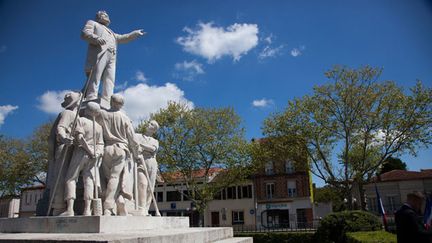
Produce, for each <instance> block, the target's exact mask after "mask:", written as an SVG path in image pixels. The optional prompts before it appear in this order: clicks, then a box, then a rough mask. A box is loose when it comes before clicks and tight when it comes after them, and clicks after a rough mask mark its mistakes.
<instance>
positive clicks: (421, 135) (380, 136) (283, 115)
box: [263, 66, 432, 203]
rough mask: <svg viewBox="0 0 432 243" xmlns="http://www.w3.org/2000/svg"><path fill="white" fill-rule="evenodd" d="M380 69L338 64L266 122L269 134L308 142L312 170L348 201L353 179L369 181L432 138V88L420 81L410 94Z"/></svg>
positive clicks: (266, 133) (358, 182) (428, 143)
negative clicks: (390, 161) (389, 162)
mask: <svg viewBox="0 0 432 243" xmlns="http://www.w3.org/2000/svg"><path fill="white" fill-rule="evenodd" d="M381 72H382V70H381V69H379V68H373V67H370V66H365V67H361V68H359V69H351V68H348V67H344V66H335V67H334V68H333V69H331V70H329V71H328V72H326V73H325V76H326V78H327V79H328V81H329V82H328V83H327V84H324V85H321V86H316V87H314V89H313V94H311V95H305V96H303V97H300V98H296V99H294V100H291V101H289V102H288V106H287V107H286V109H285V110H284V111H282V112H279V113H276V114H274V115H271V116H270V117H268V118H267V119H266V120H265V121H264V126H263V133H264V135H265V136H268V137H280V138H286V139H290V140H292V139H293V138H294V139H296V140H298V141H299V144H304V145H305V146H306V150H305V151H306V153H307V154H308V157H309V159H310V162H311V169H312V170H311V171H312V173H313V174H315V175H316V176H317V177H319V178H321V179H322V180H323V181H325V182H326V183H327V184H329V185H332V186H334V187H337V188H342V189H343V191H344V194H345V196H346V198H347V199H348V201H349V203H351V201H350V200H351V188H352V185H353V184H360V185H361V184H362V183H364V182H365V181H368V180H369V179H370V178H371V177H372V176H373V175H375V173H376V171H377V169H378V168H379V167H380V166H381V165H382V164H383V163H384V161H386V160H387V159H388V158H389V157H392V156H396V155H399V154H403V153H411V154H415V153H416V151H417V149H418V148H419V147H421V146H428V145H430V143H431V139H432V136H431V135H432V134H431V133H432V129H431V128H432V126H431V125H432V116H431V114H432V90H431V89H429V88H426V87H424V86H423V85H422V83H421V82H420V81H418V82H417V83H416V84H415V85H414V86H413V87H411V89H410V92H409V93H406V92H404V90H403V88H402V87H399V86H397V85H396V83H395V82H393V81H383V82H379V81H378V79H379V78H380V75H381ZM282 144H283V143H282ZM287 149H290V148H287ZM291 149H292V148H291ZM354 182H356V183H354Z"/></svg>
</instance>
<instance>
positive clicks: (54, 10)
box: [0, 0, 432, 170]
mask: <svg viewBox="0 0 432 243" xmlns="http://www.w3.org/2000/svg"><path fill="white" fill-rule="evenodd" d="M101 9H103V10H106V11H107V12H108V13H109V15H110V18H111V25H110V27H111V29H112V30H114V31H115V32H116V33H127V32H130V31H132V30H135V29H140V28H142V29H144V31H146V32H147V33H148V34H147V35H145V36H144V37H142V38H140V39H138V40H135V41H134V42H131V43H128V44H124V45H121V46H119V49H118V57H117V73H116V85H117V86H116V87H117V89H116V92H121V93H122V94H124V95H125V97H126V103H127V106H126V110H127V112H128V113H129V115H130V116H131V117H132V119H133V120H134V121H139V120H141V119H145V118H146V117H147V116H148V113H149V112H152V111H155V110H157V109H158V108H160V107H163V105H164V104H165V102H166V101H167V100H170V99H171V100H180V101H183V102H188V103H189V104H190V105H191V106H200V107H225V106H231V107H234V109H235V110H236V112H237V113H238V114H239V115H240V116H241V117H242V119H243V121H244V126H245V128H246V132H247V137H248V138H252V137H260V136H261V130H260V127H261V125H262V121H263V119H264V118H265V117H267V116H268V115H269V114H271V113H272V112H277V111H280V110H282V109H283V108H284V107H285V106H286V104H287V101H288V100H290V99H292V98H294V97H299V96H302V95H305V94H309V93H311V92H312V88H313V86H314V85H321V84H324V83H326V82H327V80H326V79H325V78H324V75H323V73H324V72H325V71H326V70H328V69H330V68H331V67H332V66H333V65H335V64H343V65H348V66H350V67H359V66H361V65H365V64H370V65H372V66H378V67H383V68H384V72H383V75H382V80H394V81H396V82H397V83H398V84H399V85H401V86H404V87H406V88H408V87H410V86H412V85H413V84H414V83H415V81H416V80H417V79H420V80H422V81H423V83H424V84H425V85H426V86H427V87H431V86H432V58H431V57H432V44H431V43H432V31H431V30H432V4H431V2H429V1H405V0H391V1H390V0H388V1H384V0H383V1H332V0H329V1H217V4H216V1H96V0H91V1H12V0H7V1H0V67H1V68H0V84H1V89H0V123H2V124H1V127H0V133H1V134H5V135H7V136H11V137H19V138H23V137H26V136H29V135H30V134H31V132H32V131H33V129H34V128H36V127H37V126H39V125H40V124H42V123H44V122H46V121H48V120H49V119H54V118H55V116H56V113H57V112H58V111H59V103H58V100H59V99H61V97H62V94H63V93H64V91H65V90H78V89H80V88H81V87H82V86H83V84H84V80H85V76H84V71H83V67H84V60H85V55H86V50H87V44H86V42H85V41H83V40H81V39H80V31H81V29H82V27H83V25H84V23H85V21H86V20H88V19H94V16H95V13H96V11H97V10H101ZM211 41H216V42H211ZM210 42H211V43H212V45H208V43H210ZM128 103H129V104H128ZM402 158H403V159H404V161H406V162H407V163H408V166H409V168H410V169H412V170H418V169H420V168H431V166H430V162H431V161H432V152H431V149H427V150H426V149H422V150H421V151H420V152H419V156H418V157H417V158H413V157H411V156H408V155H407V156H403V157H402Z"/></svg>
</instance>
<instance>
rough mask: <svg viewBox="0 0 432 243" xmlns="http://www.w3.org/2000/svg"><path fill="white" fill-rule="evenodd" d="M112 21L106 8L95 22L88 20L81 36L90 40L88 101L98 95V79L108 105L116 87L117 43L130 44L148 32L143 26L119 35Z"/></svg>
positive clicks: (87, 61)
mask: <svg viewBox="0 0 432 243" xmlns="http://www.w3.org/2000/svg"><path fill="white" fill-rule="evenodd" d="M109 24H110V19H109V16H108V14H107V13H106V12H105V11H98V12H97V13H96V21H93V20H89V21H87V23H86V24H85V26H84V28H83V30H82V32H81V38H82V39H84V40H86V41H87V42H88V43H89V45H88V51H87V60H86V64H85V73H86V75H87V76H89V75H91V76H90V78H89V81H88V82H89V84H88V89H87V92H86V94H85V97H86V100H94V99H97V98H98V91H99V82H100V81H102V83H103V90H102V97H101V98H102V100H104V102H106V103H107V104H109V101H110V97H111V95H112V94H113V90H114V82H115V70H116V57H117V44H118V43H127V42H129V41H132V40H134V39H136V38H137V37H139V36H142V35H144V34H145V32H143V30H141V29H140V30H135V31H132V32H130V33H128V34H124V35H119V34H116V33H114V32H113V31H112V30H111V29H110V28H108V25H109Z"/></svg>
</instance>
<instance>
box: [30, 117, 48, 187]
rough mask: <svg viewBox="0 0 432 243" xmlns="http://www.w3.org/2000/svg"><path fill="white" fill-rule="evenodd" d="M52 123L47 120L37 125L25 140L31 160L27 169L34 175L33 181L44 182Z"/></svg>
mask: <svg viewBox="0 0 432 243" xmlns="http://www.w3.org/2000/svg"><path fill="white" fill-rule="evenodd" d="M52 125H53V123H52V122H47V123H44V124H42V125H41V126H39V127H37V128H36V129H35V130H34V131H33V134H32V135H31V137H30V138H29V139H28V141H27V147H28V149H27V151H28V153H29V156H30V160H31V167H30V168H29V170H30V171H31V173H32V174H33V175H34V177H33V182H37V183H40V184H45V177H46V172H47V170H48V137H49V135H50V132H51V128H52Z"/></svg>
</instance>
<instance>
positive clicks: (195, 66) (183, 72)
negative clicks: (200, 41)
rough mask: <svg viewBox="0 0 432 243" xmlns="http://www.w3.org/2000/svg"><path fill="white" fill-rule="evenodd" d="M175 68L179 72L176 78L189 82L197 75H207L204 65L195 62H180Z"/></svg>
mask: <svg viewBox="0 0 432 243" xmlns="http://www.w3.org/2000/svg"><path fill="white" fill-rule="evenodd" d="M174 67H175V69H176V71H177V73H175V75H174V76H175V77H177V78H181V79H183V80H187V81H192V80H194V79H195V77H196V76H197V75H200V74H204V73H205V72H204V69H203V65H202V64H201V63H199V62H197V61H195V60H192V61H190V62H188V61H183V62H179V63H176V64H175V66H174Z"/></svg>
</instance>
